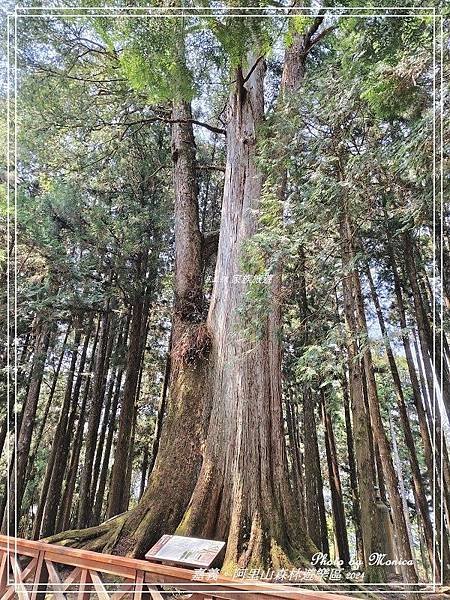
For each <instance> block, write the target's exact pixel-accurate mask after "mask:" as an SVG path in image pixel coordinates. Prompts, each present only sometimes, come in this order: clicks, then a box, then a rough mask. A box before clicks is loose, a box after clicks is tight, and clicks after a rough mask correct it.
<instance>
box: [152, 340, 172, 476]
mask: <svg viewBox="0 0 450 600" xmlns="http://www.w3.org/2000/svg"><path fill="white" fill-rule="evenodd" d="M171 353H172V334H170V339H169V347H168V350H167V356H166V366H165V368H164V379H163V384H162V389H161V398H160V401H159V406H158V413H157V415H156V424H155V432H154V434H153V441H152V450H151V454H150V461H149V465H148V476H149V477H150V475H151V473H152V471H153V467H154V466H155V461H156V457H157V455H158V449H159V443H160V440H161V431H162V425H163V421H164V415H165V413H166V405H167V392H168V389H169V382H170V364H171Z"/></svg>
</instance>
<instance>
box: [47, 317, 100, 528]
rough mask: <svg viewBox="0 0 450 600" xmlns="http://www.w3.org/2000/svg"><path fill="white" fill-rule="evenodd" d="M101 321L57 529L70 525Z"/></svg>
mask: <svg viewBox="0 0 450 600" xmlns="http://www.w3.org/2000/svg"><path fill="white" fill-rule="evenodd" d="M101 322H102V319H101V317H99V319H98V322H97V327H96V332H95V337H94V341H93V344H92V352H91V356H90V360H89V375H88V376H87V378H85V386H84V390H83V396H82V400H81V406H80V411H79V415H78V423H77V428H76V432H75V437H74V442H73V447H72V453H71V456H70V462H69V469H68V472H67V477H66V486H65V489H64V494H63V496H62V502H61V507H60V510H59V515H58V521H57V527H56V529H57V530H62V529H66V527H68V525H69V520H70V515H71V510H72V499H73V494H74V491H75V483H76V477H77V471H78V463H79V459H80V452H81V446H82V441H83V433H84V424H85V413H86V404H87V401H88V397H89V393H90V388H91V373H92V371H93V369H94V365H95V358H96V352H97V346H98V341H99V338H100V329H101ZM89 337H90V334H89V335H87V336H86V338H85V341H84V345H83V352H82V356H81V359H80V365H79V368H78V376H77V380H76V382H75V387H74V400H75V403H74V405H73V406H74V410H73V411H72V414H71V417H70V420H71V423H73V424H75V418H76V408H77V404H78V398H79V395H80V392H81V386H82V383H83V379H84V377H83V372H84V365H85V361H86V354H87V349H88V345H89ZM72 419H73V420H72ZM72 426H73V425H72ZM64 460H66V461H67V460H68V452H67V453H66V456H65V457H64ZM66 464H67V463H66ZM61 487H62V486H61Z"/></svg>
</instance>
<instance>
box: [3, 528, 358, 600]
mask: <svg viewBox="0 0 450 600" xmlns="http://www.w3.org/2000/svg"><path fill="white" fill-rule="evenodd" d="M193 574H194V572H193V571H192V570H189V569H183V568H180V567H171V566H167V565H160V564H156V563H151V562H148V561H145V560H137V559H134V558H127V557H123V556H115V555H111V554H100V553H98V552H89V551H87V550H76V549H74V548H67V547H64V546H57V545H53V544H45V543H43V542H34V541H28V540H23V539H19V538H12V537H6V536H1V535H0V600H9V599H10V598H11V599H12V598H18V599H20V600H40V599H42V600H43V599H44V598H56V600H71V599H72V598H73V599H77V600H90V599H91V598H92V599H94V598H99V599H100V600H120V599H123V600H126V599H130V600H131V599H133V600H150V599H152V600H163V598H164V597H166V598H167V597H168V596H170V595H172V594H173V593H174V591H175V592H178V593H180V592H184V594H186V593H188V594H191V595H190V599H191V600H215V599H219V598H221V599H223V600H236V598H239V597H240V596H241V594H242V597H243V598H244V599H245V600H261V599H262V598H264V599H268V600H275V599H277V598H285V599H287V598H291V599H293V600H349V598H345V597H344V596H341V595H337V594H328V593H324V592H316V591H312V590H304V589H302V590H300V589H298V588H295V587H289V586H285V585H276V584H271V583H264V582H257V581H255V582H245V581H241V580H236V579H231V578H229V577H224V576H221V575H219V576H218V577H217V579H214V580H212V581H194V580H193ZM170 589H171V590H172V591H170ZM184 597H186V596H184Z"/></svg>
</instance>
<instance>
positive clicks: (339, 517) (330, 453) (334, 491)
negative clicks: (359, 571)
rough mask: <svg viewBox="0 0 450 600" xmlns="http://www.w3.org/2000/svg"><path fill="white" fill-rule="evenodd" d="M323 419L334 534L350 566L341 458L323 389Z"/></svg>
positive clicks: (345, 561) (341, 556) (340, 550)
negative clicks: (340, 469) (340, 465)
mask: <svg viewBox="0 0 450 600" xmlns="http://www.w3.org/2000/svg"><path fill="white" fill-rule="evenodd" d="M321 405H322V419H323V424H324V428H325V450H326V454H327V463H328V481H329V483H330V490H331V503H332V509H333V523H334V535H335V539H336V545H337V551H338V558H339V560H341V561H342V564H343V566H346V567H348V565H349V563H350V550H349V545H348V537H347V525H346V521H345V510H344V501H343V495H342V485H341V477H340V474H339V459H338V455H337V450H336V441H335V438H334V432H333V424H332V422H331V417H330V413H329V412H328V411H327V408H326V402H325V393H324V391H323V389H321Z"/></svg>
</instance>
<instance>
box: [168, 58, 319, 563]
mask: <svg viewBox="0 0 450 600" xmlns="http://www.w3.org/2000/svg"><path fill="white" fill-rule="evenodd" d="M255 60H256V57H251V58H250V60H249V65H250V68H251V73H250V74H249V76H248V79H247V80H246V81H245V79H244V74H243V72H242V70H241V69H240V68H238V69H237V71H236V86H235V89H234V90H233V92H232V94H231V98H230V102H229V122H228V128H227V168H226V172H225V188H224V198H223V208H222V221H221V229H220V240H219V248H218V256H217V264H216V272H215V281H214V289H213V293H212V299H211V306H210V312H209V316H208V326H209V330H210V331H211V333H212V335H213V342H212V344H213V345H212V353H211V358H210V372H209V379H208V384H209V389H210V393H211V397H212V411H211V418H210V424H209V430H208V436H207V440H206V443H205V451H204V460H203V464H202V470H201V472H200V476H199V479H198V482H197V485H196V487H195V490H194V493H193V495H192V499H191V502H190V505H189V507H188V509H187V511H186V514H185V516H184V519H183V521H182V523H181V525H180V527H179V528H178V531H180V532H182V533H187V534H189V535H192V534H197V535H203V536H206V537H217V538H218V539H225V540H227V550H226V556H225V563H224V568H225V569H232V568H233V567H235V566H236V565H241V566H246V565H248V564H260V565H261V564H272V565H275V566H282V565H287V564H289V563H290V561H301V560H302V557H303V558H304V557H305V556H306V555H307V554H308V553H309V551H310V550H311V546H310V545H309V544H308V543H307V540H306V536H305V534H304V532H303V531H301V528H300V527H299V515H298V509H296V507H295V503H294V500H293V496H292V492H291V489H290V487H289V482H288V479H287V464H286V456H285V448H284V431H283V422H282V413H281V394H280V370H279V369H276V370H274V369H273V365H271V362H270V360H269V358H268V357H269V356H270V355H271V354H272V353H277V352H278V351H279V349H278V347H277V346H275V344H276V340H275V338H274V336H270V331H269V323H268V321H269V317H267V320H266V322H265V323H258V324H257V326H258V327H259V335H258V336H257V337H256V339H254V338H253V339H250V337H248V336H247V335H246V334H245V333H244V331H243V329H244V321H243V318H242V314H241V310H242V307H243V306H244V305H245V301H246V292H247V289H248V276H247V275H246V273H245V272H244V271H243V268H242V262H241V261H242V258H243V253H244V247H245V243H246V241H248V240H249V239H250V238H251V236H253V235H254V234H255V233H256V231H257V225H258V216H257V211H258V208H259V200H260V194H261V186H262V176H261V174H260V172H259V171H258V169H257V167H256V165H255V155H256V135H257V129H258V127H259V126H260V124H261V123H262V120H263V115H264V105H263V81H264V71H265V66H264V63H263V62H262V61H259V63H258V64H257V65H256V66H255V64H254V63H255ZM272 327H273V324H272Z"/></svg>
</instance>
